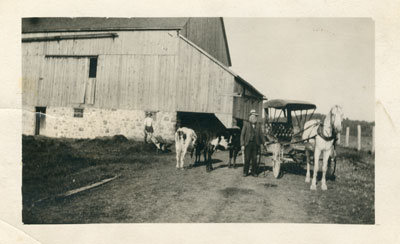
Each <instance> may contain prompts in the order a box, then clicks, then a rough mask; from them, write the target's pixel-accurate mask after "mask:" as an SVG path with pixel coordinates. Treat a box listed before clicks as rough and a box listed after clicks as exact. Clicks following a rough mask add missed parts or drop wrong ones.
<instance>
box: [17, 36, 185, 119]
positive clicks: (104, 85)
mask: <svg viewBox="0 0 400 244" xmlns="http://www.w3.org/2000/svg"><path fill="white" fill-rule="evenodd" d="M58 34H60V35H61V34H64V33H58ZM58 34H57V33H56V34H55V33H51V34H46V33H42V34H40V35H39V34H29V35H24V37H32V36H44V35H47V36H50V35H58ZM68 34H71V33H68ZM76 34H87V33H76ZM118 34H119V37H118V38H116V39H115V40H112V39H87V40H82V39H80V40H65V41H64V40H63V41H59V42H57V41H55V42H54V41H53V42H31V43H23V44H22V46H23V62H22V64H23V91H24V93H23V103H24V104H25V105H33V106H50V105H51V106H76V105H77V103H75V102H77V101H78V102H79V98H81V97H83V96H82V94H84V92H85V87H84V85H85V84H86V83H87V82H88V81H89V78H88V70H89V67H88V63H89V59H88V58H45V55H99V58H98V66H97V76H96V78H95V79H90V82H91V83H93V84H92V88H94V89H95V94H94V97H95V103H94V105H93V106H94V107H101V108H123V109H148V110H164V111H174V106H175V97H174V96H172V94H173V93H174V90H175V89H174V87H173V83H174V77H175V70H176V67H177V64H176V63H177V61H176V60H177V58H176V56H175V55H176V52H177V45H178V41H177V40H178V37H177V35H176V32H175V33H174V32H171V31H148V32H146V31H138V32H118ZM171 35H172V36H171ZM124 49H126V51H124ZM40 77H42V79H40ZM82 84H83V87H82V86H81V85H82ZM82 92H83V93H82Z"/></svg>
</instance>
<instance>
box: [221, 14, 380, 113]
mask: <svg viewBox="0 0 400 244" xmlns="http://www.w3.org/2000/svg"><path fill="white" fill-rule="evenodd" d="M224 24H225V30H226V35H227V39H228V46H229V52H230V55H231V60H232V67H231V69H232V70H233V71H235V73H237V74H238V75H239V76H241V77H242V78H244V79H245V80H246V81H248V82H250V83H251V84H252V85H253V86H254V87H256V88H257V89H258V90H259V91H260V92H261V93H263V94H264V95H265V96H266V97H267V98H268V99H275V98H282V99H295V100H305V101H309V102H312V103H315V104H316V105H317V111H316V112H319V113H323V114H326V113H328V112H329V109H330V108H331V107H332V106H333V105H335V104H338V105H340V106H342V108H343V111H344V114H345V118H349V119H353V120H366V121H374V119H375V118H374V117H375V116H374V103H375V95H374V94H375V82H374V58H375V56H374V22H373V20H372V19H370V18H224Z"/></svg>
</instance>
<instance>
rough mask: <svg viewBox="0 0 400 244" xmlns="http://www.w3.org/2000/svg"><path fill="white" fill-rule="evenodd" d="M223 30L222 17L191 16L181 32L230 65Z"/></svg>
mask: <svg viewBox="0 0 400 244" xmlns="http://www.w3.org/2000/svg"><path fill="white" fill-rule="evenodd" d="M223 31H224V30H223V28H222V21H221V19H220V18H189V20H188V22H187V23H186V25H185V26H184V28H183V29H182V30H181V34H182V35H183V36H185V37H186V38H187V39H189V40H190V41H192V42H193V43H195V44H196V45H198V46H199V47H201V48H202V49H203V50H205V51H206V52H207V53H209V54H210V55H211V56H213V57H214V58H216V59H217V60H218V61H220V62H221V63H223V64H224V65H226V66H227V67H228V66H230V65H229V61H228V53H227V48H228V47H227V44H226V42H225V39H224V33H223Z"/></svg>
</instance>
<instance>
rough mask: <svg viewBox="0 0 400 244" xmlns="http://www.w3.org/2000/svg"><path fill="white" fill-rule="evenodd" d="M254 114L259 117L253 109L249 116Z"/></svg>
mask: <svg viewBox="0 0 400 244" xmlns="http://www.w3.org/2000/svg"><path fill="white" fill-rule="evenodd" d="M252 114H254V115H257V116H258V113H257V112H256V110H255V109H252V110H250V113H249V116H250V115H252Z"/></svg>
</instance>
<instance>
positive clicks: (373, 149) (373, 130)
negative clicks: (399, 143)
mask: <svg viewBox="0 0 400 244" xmlns="http://www.w3.org/2000/svg"><path fill="white" fill-rule="evenodd" d="M371 151H372V153H374V152H375V126H372V149H371Z"/></svg>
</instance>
